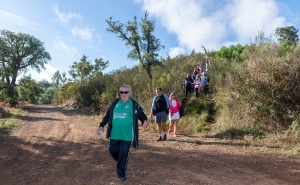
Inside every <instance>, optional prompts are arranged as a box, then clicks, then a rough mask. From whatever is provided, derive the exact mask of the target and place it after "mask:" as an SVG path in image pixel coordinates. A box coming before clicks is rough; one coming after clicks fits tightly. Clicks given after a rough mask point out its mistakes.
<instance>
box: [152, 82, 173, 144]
mask: <svg viewBox="0 0 300 185" xmlns="http://www.w3.org/2000/svg"><path fill="white" fill-rule="evenodd" d="M156 95H157V96H155V97H154V98H153V101H152V108H151V115H150V117H151V118H153V116H155V122H156V123H157V126H158V138H157V141H161V140H166V139H167V128H166V121H167V117H168V114H169V106H170V103H169V98H168V95H166V94H164V93H163V91H162V89H161V88H160V87H159V88H156Z"/></svg>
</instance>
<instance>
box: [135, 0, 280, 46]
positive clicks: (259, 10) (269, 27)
mask: <svg viewBox="0 0 300 185" xmlns="http://www.w3.org/2000/svg"><path fill="white" fill-rule="evenodd" d="M136 2H137V3H142V5H143V9H144V10H147V11H148V12H149V13H150V16H155V17H157V18H158V19H159V21H160V22H161V24H162V26H163V27H165V28H166V29H167V31H168V32H169V33H173V34H176V35H177V40H178V42H179V46H180V47H182V48H185V49H186V51H187V52H189V51H192V50H193V49H195V50H196V51H198V52H199V51H203V49H202V45H203V46H204V47H205V48H206V49H208V50H211V49H214V50H217V49H219V48H220V47H222V46H223V43H226V44H228V43H240V44H247V43H249V41H250V40H251V39H253V38H255V36H257V34H258V31H263V32H265V33H266V35H269V34H270V32H272V31H273V30H275V29H276V28H277V27H280V26H283V25H284V24H285V19H284V18H283V17H280V16H279V8H278V5H277V4H276V2H275V0H264V1H261V0H228V1H226V2H224V1H219V0H210V1H208V0H189V1H186V0H136Z"/></svg>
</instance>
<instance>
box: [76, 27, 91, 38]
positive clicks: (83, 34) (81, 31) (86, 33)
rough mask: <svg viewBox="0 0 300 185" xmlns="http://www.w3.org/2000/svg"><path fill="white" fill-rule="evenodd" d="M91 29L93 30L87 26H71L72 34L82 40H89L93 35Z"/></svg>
mask: <svg viewBox="0 0 300 185" xmlns="http://www.w3.org/2000/svg"><path fill="white" fill-rule="evenodd" d="M92 31H93V30H92V29H89V28H79V27H77V26H75V27H74V28H72V35H73V36H78V37H80V38H81V39H82V40H87V41H89V40H91V39H92V37H93V34H92Z"/></svg>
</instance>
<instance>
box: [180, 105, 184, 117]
mask: <svg viewBox="0 0 300 185" xmlns="http://www.w3.org/2000/svg"><path fill="white" fill-rule="evenodd" d="M182 116H184V109H183V107H182V105H181V106H180V107H179V117H180V118H181V117H182Z"/></svg>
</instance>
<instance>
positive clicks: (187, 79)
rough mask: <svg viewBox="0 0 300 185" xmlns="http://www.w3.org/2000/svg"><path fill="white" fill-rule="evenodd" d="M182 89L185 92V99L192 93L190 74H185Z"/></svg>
mask: <svg viewBox="0 0 300 185" xmlns="http://www.w3.org/2000/svg"><path fill="white" fill-rule="evenodd" d="M183 88H184V90H185V97H186V98H187V96H188V94H190V93H192V90H193V79H192V78H191V75H190V73H187V74H186V77H185V78H184V82H183Z"/></svg>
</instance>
